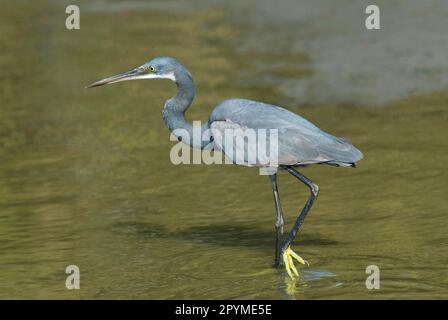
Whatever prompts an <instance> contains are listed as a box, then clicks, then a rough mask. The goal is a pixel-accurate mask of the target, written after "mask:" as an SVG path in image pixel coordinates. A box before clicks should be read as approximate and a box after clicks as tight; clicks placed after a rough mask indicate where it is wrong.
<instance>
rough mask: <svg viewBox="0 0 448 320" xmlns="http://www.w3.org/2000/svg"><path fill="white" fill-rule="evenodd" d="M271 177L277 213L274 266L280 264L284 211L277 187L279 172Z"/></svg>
mask: <svg viewBox="0 0 448 320" xmlns="http://www.w3.org/2000/svg"><path fill="white" fill-rule="evenodd" d="M269 178H270V179H271V185H272V193H273V194H274V201H275V213H276V219H275V259H274V267H276V268H277V267H279V266H280V254H281V251H282V248H281V246H282V235H283V212H282V206H281V204H280V195H279V193H278V188H277V174H276V173H274V174H272V175H270V176H269Z"/></svg>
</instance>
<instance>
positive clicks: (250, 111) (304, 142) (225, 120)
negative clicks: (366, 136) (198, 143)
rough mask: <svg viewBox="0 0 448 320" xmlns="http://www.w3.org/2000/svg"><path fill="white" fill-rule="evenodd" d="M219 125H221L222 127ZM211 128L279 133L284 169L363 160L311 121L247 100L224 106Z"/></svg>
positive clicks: (214, 115) (215, 114)
mask: <svg viewBox="0 0 448 320" xmlns="http://www.w3.org/2000/svg"><path fill="white" fill-rule="evenodd" d="M218 122H219V123H218ZM209 125H210V128H213V127H215V128H216V129H220V130H223V129H224V128H227V127H229V126H232V127H235V126H238V127H240V128H243V129H245V128H250V129H255V130H257V129H277V130H278V161H279V164H283V165H296V164H311V163H322V162H328V163H334V164H340V165H343V164H345V163H347V164H350V163H355V162H357V161H359V160H360V159H362V153H361V152H360V151H359V150H358V149H356V148H355V147H354V146H353V145H351V144H350V143H348V142H346V141H345V140H343V139H340V138H337V137H334V136H332V135H330V134H328V133H326V132H324V131H322V130H320V129H319V128H318V127H316V126H315V125H314V124H312V123H311V122H309V121H308V120H306V119H304V118H302V117H300V116H299V115H297V114H295V113H293V112H290V111H288V110H286V109H284V108H281V107H278V106H274V105H270V104H266V103H262V102H257V101H252V100H245V99H229V100H225V101H223V102H221V103H220V104H219V105H218V106H217V107H216V108H215V109H214V110H213V112H212V114H211V115H210V118H209Z"/></svg>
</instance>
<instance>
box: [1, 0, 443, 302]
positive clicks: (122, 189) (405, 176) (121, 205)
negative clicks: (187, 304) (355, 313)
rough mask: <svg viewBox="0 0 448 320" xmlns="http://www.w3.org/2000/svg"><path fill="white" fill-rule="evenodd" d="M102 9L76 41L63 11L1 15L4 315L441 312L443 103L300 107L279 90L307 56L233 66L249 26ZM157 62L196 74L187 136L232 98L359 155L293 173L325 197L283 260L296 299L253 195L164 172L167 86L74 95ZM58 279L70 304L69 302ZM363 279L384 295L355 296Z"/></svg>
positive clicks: (134, 8) (29, 8)
mask: <svg viewBox="0 0 448 320" xmlns="http://www.w3.org/2000/svg"><path fill="white" fill-rule="evenodd" d="M110 3H112V4H113V6H109V5H108V4H109V2H106V1H95V2H94V1H89V2H87V1H86V2H81V4H82V5H81V15H82V17H81V30H79V31H68V30H66V29H65V28H64V21H65V5H64V3H63V2H61V1H54V2H50V4H46V5H43V2H42V4H41V3H39V1H34V2H28V1H27V2H26V1H23V2H20V1H19V2H14V3H13V2H9V3H5V4H3V5H2V12H1V19H0V30H1V33H0V37H1V38H0V49H1V51H2V55H1V56H0V66H1V69H2V73H1V74H0V81H1V87H0V88H1V89H0V90H1V95H0V110H1V117H0V157H1V159H2V161H1V162H0V298H142V299H143V298H149V299H154V298H161V299H172V298H181V299H182V298H206V299H218V298H222V299H228V298H259V299H269V298H272V299H311V298H312V299H333V298H349V299H354V298H363V299H369V298H373V299H380V298H407V299H416V298H447V292H448V280H447V278H446V273H447V269H448V268H447V258H448V249H447V248H448V236H447V231H448V230H447V228H448V227H447V226H448V224H447V218H446V213H447V212H446V211H447V208H448V200H447V198H446V190H447V187H448V182H447V181H448V179H447V173H446V172H447V170H446V167H447V165H446V164H447V163H448V153H447V147H448V142H447V140H446V133H447V131H446V123H447V120H448V119H447V118H448V116H447V113H446V106H447V104H448V91H444V90H439V91H437V92H435V91H434V89H436V88H432V90H431V87H430V86H429V87H428V88H426V91H427V93H425V94H422V95H420V96H409V94H407V95H405V96H406V98H403V99H401V100H397V101H394V102H388V103H387V104H385V105H382V106H375V107H374V106H371V107H366V106H363V107H360V106H359V105H361V103H359V104H358V102H357V99H354V100H353V101H350V100H349V101H348V102H351V103H349V104H348V105H342V104H341V103H340V101H341V100H340V99H337V98H334V99H329V98H328V96H326V95H325V94H323V97H324V98H323V99H322V100H319V99H318V100H319V101H326V100H328V101H327V102H326V103H322V104H319V105H317V104H314V103H313V101H314V100H313V99H310V100H307V101H305V102H304V103H302V104H298V103H297V100H296V98H295V96H294V95H287V94H285V86H284V85H285V83H291V82H290V81H292V80H294V79H296V80H297V81H299V82H300V81H301V79H308V78H310V77H312V75H314V74H316V72H317V71H316V70H314V68H315V67H313V63H311V62H312V61H313V58H314V57H313V56H311V55H310V54H311V53H310V52H307V51H303V52H300V50H298V51H285V52H283V51H279V50H275V49H274V47H275V44H276V42H275V41H276V40H275V39H276V38H275V37H274V36H272V37H270V38H269V39H271V40H270V41H273V42H271V44H272V48H273V49H272V50H270V49H265V50H262V51H261V50H260V51H254V49H251V48H246V49H244V48H243V49H242V48H241V47H239V46H238V43H240V42H241V41H244V39H247V37H250V36H252V37H254V36H256V35H257V30H258V29H257V23H247V24H246V23H243V22H242V21H239V20H238V19H237V18H235V17H233V15H232V14H231V13H232V12H233V11H232V10H230V9H228V8H226V7H223V5H222V4H221V5H218V6H213V7H212V6H197V5H195V6H193V5H192V4H191V5H190V4H188V3H184V2H181V1H179V2H168V3H169V4H168V5H167V4H166V3H165V2H156V3H151V4H150V5H146V2H145V4H143V2H138V1H133V2H121V4H120V5H118V2H114V1H112V2H110ZM123 3H124V4H123ZM83 5H85V10H84V9H83ZM256 21H259V19H258V20H256ZM285 28H286V27H285ZM269 32H272V35H275V34H276V32H278V29H277V28H276V27H272V29H270V28H269V27H266V26H265V27H264V29H263V35H264V36H266V35H268V34H269ZM317 35H318V34H317ZM317 35H316V36H317ZM308 37H311V35H310V34H308ZM260 39H261V36H260ZM260 41H261V40H260ZM263 41H266V40H263ZM278 41H279V45H280V44H281V42H282V41H284V40H282V39H281V38H279V39H278ZM261 43H262V42H261ZM155 55H173V56H176V57H178V58H179V59H180V60H181V61H182V62H183V63H184V64H185V65H187V67H188V68H189V69H190V71H191V72H192V73H193V76H194V78H195V81H196V85H197V98H196V99H195V102H194V105H193V107H192V109H191V110H190V111H189V113H188V116H189V118H190V119H201V120H205V119H206V117H207V114H208V113H209V112H210V110H211V107H212V106H213V105H215V104H217V103H218V102H219V101H221V100H222V99H225V98H228V97H237V96H239V97H246V98H252V99H256V100H263V101H268V102H272V103H276V104H279V105H284V106H287V107H289V109H290V110H292V111H294V112H297V113H299V114H301V115H303V116H305V117H306V118H308V119H310V120H311V121H313V122H314V123H316V124H317V125H318V126H319V127H321V128H322V129H324V130H326V131H329V132H331V133H333V134H335V135H339V136H347V137H350V139H351V140H352V142H353V143H354V144H355V145H356V146H358V147H359V148H360V149H361V150H362V151H363V152H364V155H365V160H363V161H362V162H361V163H360V164H359V167H358V168H357V169H356V170H351V169H342V168H333V167H326V166H316V167H309V168H305V169H303V173H304V174H306V175H307V176H309V177H310V178H312V179H313V180H314V181H316V183H317V184H319V186H320V188H321V193H320V196H319V199H318V201H317V203H316V205H315V206H314V207H313V208H312V211H311V212H310V214H309V216H308V218H307V220H306V222H305V224H304V225H303V228H302V229H301V233H300V234H299V236H298V237H297V240H296V241H295V243H294V248H295V250H296V251H297V252H299V253H300V254H301V255H302V256H303V257H305V258H306V259H307V260H308V261H309V262H310V267H307V268H306V267H302V268H301V269H300V273H301V278H300V280H299V281H298V283H296V284H295V285H294V284H293V283H291V281H289V280H288V278H287V276H285V273H284V272H283V271H277V270H276V269H273V268H272V267H271V264H272V259H273V253H274V247H273V245H274V216H275V214H274V204H273V200H272V195H271V190H270V185H269V182H268V179H267V178H266V177H263V176H259V175H258V172H257V171H256V170H254V169H248V168H242V167H236V166H229V165H227V166H226V165H221V166H206V165H191V166H174V165H172V164H171V162H170V160H169V152H170V149H171V147H172V145H173V142H170V141H169V132H168V130H167V129H166V127H165V125H164V123H163V121H162V119H161V109H162V106H163V103H164V101H165V100H166V99H167V98H169V97H170V96H172V95H173V94H174V92H175V86H174V85H173V84H171V83H169V82H167V81H152V82H148V81H139V82H127V83H122V84H117V85H114V86H107V87H103V88H98V89H95V90H85V89H84V86H85V85H86V84H88V83H90V82H92V81H94V80H97V79H99V78H101V77H103V76H108V75H111V74H114V73H117V72H121V71H124V70H127V69H129V68H130V67H132V66H135V65H138V64H141V63H143V62H144V61H146V60H147V59H149V58H150V57H152V56H155ZM254 61H257V63H254ZM277 61H283V62H284V61H291V63H293V65H294V72H289V71H290V70H289V69H285V67H284V65H283V64H280V65H277V64H276V63H277ZM263 66H268V70H269V73H272V74H276V75H277V76H276V77H274V78H269V79H266V78H264V77H263V74H265V73H266V69H264V68H263ZM275 66H277V67H275ZM276 68H278V69H276ZM276 70H277V73H275V72H276ZM319 77H321V76H319ZM437 89H439V88H437ZM428 90H429V91H428ZM335 92H340V93H339V94H341V95H342V94H343V93H344V90H341V91H335ZM354 92H355V93H358V94H359V95H361V96H363V97H365V99H367V100H368V99H369V95H368V94H364V93H363V91H362V90H361V91H356V88H355V89H354ZM359 92H361V93H359ZM401 94H402V95H403V91H402V92H401ZM359 95H356V94H355V96H359ZM330 97H336V96H335V93H334V92H333V93H332V95H330ZM388 99H389V98H388ZM388 99H386V100H388ZM380 100H381V99H380ZM363 105H364V104H363ZM279 184H280V193H281V197H282V204H283V207H284V211H285V219H286V223H287V225H286V229H287V230H288V228H289V227H290V226H291V223H292V221H293V219H294V218H295V216H296V214H297V212H298V210H299V209H300V207H301V206H302V205H303V203H304V201H305V200H306V197H307V190H306V188H305V187H304V186H303V185H301V184H299V183H297V182H296V181H295V180H294V179H293V178H292V177H290V176H288V175H287V174H286V173H282V174H281V175H280V177H279ZM71 264H75V265H77V266H79V268H80V270H81V289H80V290H71V291H70V290H67V289H66V288H65V278H66V276H67V275H66V274H65V272H64V271H65V268H66V267H67V266H68V265H71ZM368 265H377V266H378V267H379V268H380V270H381V289H380V290H374V291H369V290H367V289H366V287H365V280H366V276H367V275H366V273H365V269H366V267H367V266H368ZM294 287H295V289H294Z"/></svg>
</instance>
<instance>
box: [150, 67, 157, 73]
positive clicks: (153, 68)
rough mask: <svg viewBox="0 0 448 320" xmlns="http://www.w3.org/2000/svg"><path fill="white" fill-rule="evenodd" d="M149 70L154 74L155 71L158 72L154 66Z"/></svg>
mask: <svg viewBox="0 0 448 320" xmlns="http://www.w3.org/2000/svg"><path fill="white" fill-rule="evenodd" d="M148 70H149V71H151V72H154V71H156V68H155V67H154V66H149V68H148Z"/></svg>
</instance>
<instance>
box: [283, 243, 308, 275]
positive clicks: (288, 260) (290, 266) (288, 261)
mask: <svg viewBox="0 0 448 320" xmlns="http://www.w3.org/2000/svg"><path fill="white" fill-rule="evenodd" d="M292 258H294V259H296V260H297V261H299V262H300V263H301V264H306V265H308V266H309V265H310V264H309V263H308V261H306V260H304V259H302V257H301V256H299V255H298V254H297V253H295V252H294V251H292V250H291V247H288V248H287V249H286V250H285V251H284V252H283V263H284V264H285V267H286V272H288V275H289V277H290V278H291V279H294V275H296V276H297V277H299V273H298V272H297V269H296V266H295V265H294V261H293V260H292ZM291 270H292V272H291ZM293 272H294V275H293Z"/></svg>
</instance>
